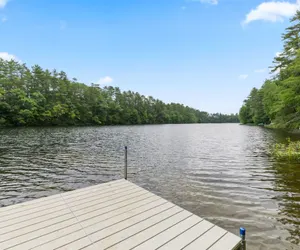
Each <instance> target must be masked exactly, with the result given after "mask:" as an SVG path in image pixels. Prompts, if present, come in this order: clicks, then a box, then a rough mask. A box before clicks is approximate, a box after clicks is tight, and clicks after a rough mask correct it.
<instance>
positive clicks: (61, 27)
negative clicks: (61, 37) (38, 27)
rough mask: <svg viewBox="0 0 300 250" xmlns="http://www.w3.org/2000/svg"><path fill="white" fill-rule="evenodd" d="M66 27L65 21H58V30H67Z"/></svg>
mask: <svg viewBox="0 0 300 250" xmlns="http://www.w3.org/2000/svg"><path fill="white" fill-rule="evenodd" d="M67 26H68V24H67V22H66V21H64V20H60V22H59V28H60V30H65V29H66V28H67Z"/></svg>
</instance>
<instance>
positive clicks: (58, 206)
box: [0, 180, 241, 250]
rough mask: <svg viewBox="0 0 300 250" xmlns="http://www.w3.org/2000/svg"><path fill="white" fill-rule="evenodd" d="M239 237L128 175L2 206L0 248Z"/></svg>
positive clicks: (175, 244) (123, 246)
mask: <svg viewBox="0 0 300 250" xmlns="http://www.w3.org/2000/svg"><path fill="white" fill-rule="evenodd" d="M240 242H241V239H240V238H239V237H238V236H236V235H234V234H232V233H230V232H227V231H226V230H224V229H222V228H220V227H218V226H216V225H214V224H212V223H210V222H208V221H206V220H204V219H202V218H200V217H198V216H196V215H194V214H192V213H190V212H188V211H186V210H184V209H183V208H181V207H178V206H176V205H174V204H172V203H170V202H168V201H167V200H164V199H162V198H160V197H159V196H156V195H154V194H152V193H150V192H149V191H147V190H145V189H143V188H141V187H138V186H137V185H135V184H133V183H131V182H129V181H127V180H117V181H112V182H108V183H105V184H100V185H96V186H91V187H88V188H82V189H78V190H75V191H71V192H66V193H62V194H57V195H53V196H49V197H46V198H41V199H36V200H33V201H29V202H24V203H21V204H17V205H12V206H8V207H3V208H0V249H3V250H4V249H14V250H16V249H20V250H26V249H46V250H48V249H73V250H75V249H86V250H88V249H95V250H96V249H97V250H101V249H110V250H115V249H120V250H127V249H135V250H138V249H139V250H141V249H145V250H152V249H160V250H166V249H170V250H177V249H178V250H179V249H185V250H191V249H195V250H196V249H197V250H202V249H209V250H229V249H230V250H231V249H239V247H240Z"/></svg>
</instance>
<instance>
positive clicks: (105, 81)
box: [97, 76, 114, 85]
mask: <svg viewBox="0 0 300 250" xmlns="http://www.w3.org/2000/svg"><path fill="white" fill-rule="evenodd" d="M113 81H114V79H112V78H111V77H110V76H105V77H102V78H100V79H99V80H98V82H97V83H98V84H100V85H106V84H109V83H112V82H113Z"/></svg>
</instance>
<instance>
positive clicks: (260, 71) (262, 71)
mask: <svg viewBox="0 0 300 250" xmlns="http://www.w3.org/2000/svg"><path fill="white" fill-rule="evenodd" d="M266 71H267V69H256V70H254V72H255V73H264V72H266Z"/></svg>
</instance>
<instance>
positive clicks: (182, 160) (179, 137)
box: [0, 124, 300, 250]
mask: <svg viewBox="0 0 300 250" xmlns="http://www.w3.org/2000/svg"><path fill="white" fill-rule="evenodd" d="M287 136H288V135H287V134H285V133H283V132H278V131H272V130H267V129H264V128H260V127H249V126H240V125H237V124H197V125H196V124H195V125H153V126H116V127H67V128H18V129H1V130H0V206H7V205H11V204H15V203H19V202H24V201H28V200H31V199H34V198H39V197H43V196H48V195H52V194H56V193H59V192H64V191H68V190H73V189H77V188H81V187H86V186H90V185H94V184H98V183H102V182H107V181H110V180H114V179H119V178H122V177H123V166H124V164H123V162H124V145H127V146H128V148H129V153H128V157H129V162H128V164H129V177H128V178H129V180H131V181H132V182H134V183H136V184H138V185H140V186H142V187H144V188H146V189H148V190H150V191H152V192H154V193H156V194H158V195H160V196H162V197H164V198H166V199H168V200H170V201H172V202H174V203H176V204H177V205H180V206H182V207H183V208H185V209H187V210H189V211H191V212H193V213H195V214H197V215H199V216H201V217H204V218H206V219H208V220H209V221H211V222H213V223H216V224H217V225H219V226H221V227H224V228H225V229H227V230H229V231H231V232H233V233H236V234H238V230H239V227H240V226H244V227H246V229H247V240H248V249H280V250H282V249H300V243H299V241H300V164H283V163H278V162H276V161H274V160H273V159H272V158H271V157H269V156H268V154H267V151H268V148H269V146H270V145H272V144H273V143H274V142H278V141H283V140H284V139H285V138H286V137H287ZM294 139H295V137H294ZM299 139H300V138H299Z"/></svg>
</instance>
